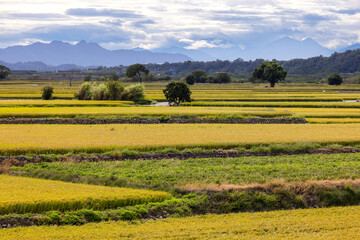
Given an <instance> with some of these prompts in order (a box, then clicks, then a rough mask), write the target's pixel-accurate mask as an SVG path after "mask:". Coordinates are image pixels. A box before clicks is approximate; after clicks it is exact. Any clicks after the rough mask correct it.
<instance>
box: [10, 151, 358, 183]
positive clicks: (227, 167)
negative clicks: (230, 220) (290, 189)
mask: <svg viewBox="0 0 360 240" xmlns="http://www.w3.org/2000/svg"><path fill="white" fill-rule="evenodd" d="M13 169H14V170H16V171H26V172H36V171H40V172H48V174H47V175H48V176H49V177H51V175H52V174H51V173H58V174H60V175H73V176H77V177H84V178H86V177H99V178H104V177H111V176H114V177H116V178H118V179H122V180H123V181H125V182H128V183H129V184H135V185H139V186H141V185H143V186H166V187H169V186H174V185H181V186H183V185H186V184H240V185H241V184H249V183H267V182H271V181H277V180H285V181H288V182H294V181H305V180H323V179H353V178H360V154H359V153H352V154H334V155H324V154H319V155H294V156H276V157H241V158H224V159H222V158H209V159H188V160H179V159H166V160H146V161H119V162H93V163H38V164H28V165H26V166H25V167H15V168H13Z"/></svg>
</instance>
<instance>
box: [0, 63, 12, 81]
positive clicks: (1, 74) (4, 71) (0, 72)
mask: <svg viewBox="0 0 360 240" xmlns="http://www.w3.org/2000/svg"><path fill="white" fill-rule="evenodd" d="M9 74H10V69H9V68H7V67H5V66H3V65H0V80H4V79H5V78H6V77H7V76H8V75H9Z"/></svg>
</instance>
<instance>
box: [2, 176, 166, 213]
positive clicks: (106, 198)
mask: <svg viewBox="0 0 360 240" xmlns="http://www.w3.org/2000/svg"><path fill="white" fill-rule="evenodd" d="M0 180H1V184H0V192H1V196H0V214H8V213H39V212H44V211H49V210H59V211H66V210H67V211H69V210H77V209H82V208H92V209H99V210H102V209H108V208H117V207H122V206H128V205H136V204H140V203H146V202H152V201H155V202H156V201H163V200H165V199H167V198H169V197H170V194H168V193H165V192H153V191H148V190H136V189H125V188H110V187H104V186H91V185H82V184H73V183H64V182H59V181H49V180H39V179H31V178H22V177H13V176H8V175H0Z"/></svg>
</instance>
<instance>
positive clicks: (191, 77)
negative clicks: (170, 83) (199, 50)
mask: <svg viewBox="0 0 360 240" xmlns="http://www.w3.org/2000/svg"><path fill="white" fill-rule="evenodd" d="M185 82H186V83H187V84H189V85H194V84H195V82H196V78H195V76H194V75H193V74H190V75H187V76H186V78H185Z"/></svg>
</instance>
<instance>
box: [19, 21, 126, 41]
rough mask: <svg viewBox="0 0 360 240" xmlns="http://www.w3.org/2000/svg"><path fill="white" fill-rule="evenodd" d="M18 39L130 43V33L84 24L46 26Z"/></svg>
mask: <svg viewBox="0 0 360 240" xmlns="http://www.w3.org/2000/svg"><path fill="white" fill-rule="evenodd" d="M18 38H20V39H21V38H36V39H42V40H44V41H52V40H62V41H67V42H78V41H80V40H87V41H92V42H99V43H101V42H104V41H107V42H129V41H131V39H130V35H129V33H127V32H125V31H123V30H122V29H114V28H108V27H106V26H101V25H92V24H83V25H75V26H46V27H38V28H34V29H31V30H29V31H28V32H25V33H22V34H21V35H19V36H18Z"/></svg>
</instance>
